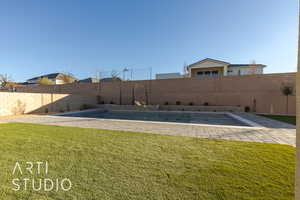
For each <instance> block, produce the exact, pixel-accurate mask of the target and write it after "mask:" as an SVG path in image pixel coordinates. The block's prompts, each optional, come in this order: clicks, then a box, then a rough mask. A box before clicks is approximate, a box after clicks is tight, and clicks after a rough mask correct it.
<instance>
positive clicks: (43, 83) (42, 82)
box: [37, 77, 53, 85]
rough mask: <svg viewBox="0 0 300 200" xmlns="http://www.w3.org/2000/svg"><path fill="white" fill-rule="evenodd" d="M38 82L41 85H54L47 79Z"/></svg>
mask: <svg viewBox="0 0 300 200" xmlns="http://www.w3.org/2000/svg"><path fill="white" fill-rule="evenodd" d="M37 82H38V84H40V85H53V82H52V81H51V80H49V79H48V78H47V77H43V78H40V79H39V80H38V81H37Z"/></svg>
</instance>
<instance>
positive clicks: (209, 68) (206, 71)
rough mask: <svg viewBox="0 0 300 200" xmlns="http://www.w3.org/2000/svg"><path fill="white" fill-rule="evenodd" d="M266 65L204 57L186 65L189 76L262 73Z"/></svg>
mask: <svg viewBox="0 0 300 200" xmlns="http://www.w3.org/2000/svg"><path fill="white" fill-rule="evenodd" d="M265 67H266V65H262V64H231V63H228V62H224V61H220V60H215V59H211V58H206V59H203V60H200V61H198V62H196V63H194V64H191V65H189V66H188V67H187V69H188V73H189V77H211V76H229V75H250V74H263V69H264V68H265Z"/></svg>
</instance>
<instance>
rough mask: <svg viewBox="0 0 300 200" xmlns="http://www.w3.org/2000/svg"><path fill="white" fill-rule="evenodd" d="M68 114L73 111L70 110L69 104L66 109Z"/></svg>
mask: <svg viewBox="0 0 300 200" xmlns="http://www.w3.org/2000/svg"><path fill="white" fill-rule="evenodd" d="M66 110H67V112H69V111H70V110H71V109H70V104H67V108H66Z"/></svg>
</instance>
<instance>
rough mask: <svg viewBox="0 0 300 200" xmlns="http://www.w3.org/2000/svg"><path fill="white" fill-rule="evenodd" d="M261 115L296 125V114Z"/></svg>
mask: <svg viewBox="0 0 300 200" xmlns="http://www.w3.org/2000/svg"><path fill="white" fill-rule="evenodd" d="M262 116H264V117H268V118H271V119H275V120H278V121H282V122H285V123H289V124H293V125H296V116H286V115H262Z"/></svg>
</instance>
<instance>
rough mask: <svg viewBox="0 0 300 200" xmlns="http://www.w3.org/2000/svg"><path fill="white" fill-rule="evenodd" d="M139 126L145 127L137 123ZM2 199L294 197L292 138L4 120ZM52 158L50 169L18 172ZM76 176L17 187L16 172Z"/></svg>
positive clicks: (0, 128) (232, 199) (0, 148)
mask: <svg viewBox="0 0 300 200" xmlns="http://www.w3.org/2000/svg"><path fill="white" fill-rule="evenodd" d="M137 130H138V128H137ZM0 152H1V153H0V161H1V162H0V169H1V170H0V199H5V200H11V199H17V200H21V199H22V200H29V199H30V200H31V199H32V200H45V199H61V200H68V199H76V200H99V199H111V200H118V199H120V200H121V199H122V200H123V199H128V200H129V199H130V200H131V199H133V200H135V199H136V200H143V199H153V200H157V199H170V200H174V199H175V200H176V199H178V200H182V199H186V200H193V199H203V200H217V199H218V200H224V199H226V200H243V199H255V200H256V199H261V200H268V199H272V200H274V199H278V200H284V199H289V200H290V199H293V195H294V188H293V186H294V165H295V160H294V157H295V148H293V147H291V146H287V145H277V144H262V143H248V142H233V141H225V140H213V139H197V138H189V137H176V136H167V135H155V134H143V133H133V132H119V131H107V130H96V129H81V128H71V127H58V126H46V125H34V124H21V123H11V124H1V125H0ZM26 161H48V162H49V172H48V174H47V175H45V174H39V175H37V174H36V173H35V175H30V174H29V173H28V172H27V173H25V172H23V175H20V174H14V175H13V174H12V171H13V168H14V166H15V163H16V162H21V163H22V164H23V163H24V162H26ZM28 176H29V177H30V178H35V179H36V178H52V179H55V178H69V179H70V180H71V181H72V184H73V187H72V189H71V190H70V191H68V192H62V191H58V192H55V191H52V192H44V191H39V192H35V191H33V190H32V189H30V190H26V191H24V190H23V191H18V192H15V191H13V190H12V188H14V185H13V184H12V183H11V181H12V179H14V178H26V177H28Z"/></svg>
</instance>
